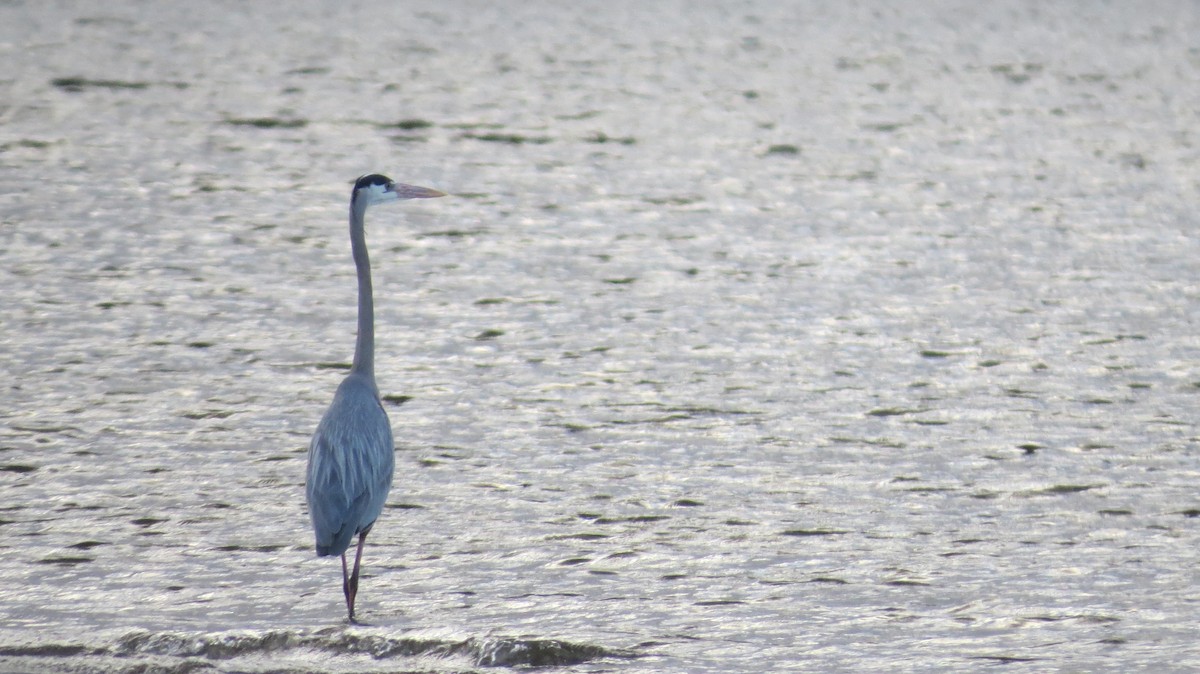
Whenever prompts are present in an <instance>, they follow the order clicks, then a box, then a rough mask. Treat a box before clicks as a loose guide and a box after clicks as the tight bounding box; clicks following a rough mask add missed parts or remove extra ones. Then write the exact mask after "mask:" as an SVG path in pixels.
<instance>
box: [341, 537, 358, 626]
mask: <svg viewBox="0 0 1200 674" xmlns="http://www.w3.org/2000/svg"><path fill="white" fill-rule="evenodd" d="M355 582H356V584H357V579H355ZM342 594H344V595H346V610H347V611H348V612H349V613H350V622H354V594H353V593H352V592H351V591H350V575H349V572H348V571H347V569H346V553H344V552H343V553H342Z"/></svg>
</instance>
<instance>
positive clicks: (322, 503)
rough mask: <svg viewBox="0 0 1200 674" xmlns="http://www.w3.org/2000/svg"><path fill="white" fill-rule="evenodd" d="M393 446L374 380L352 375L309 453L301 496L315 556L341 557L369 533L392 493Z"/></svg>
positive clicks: (325, 419)
mask: <svg viewBox="0 0 1200 674" xmlns="http://www.w3.org/2000/svg"><path fill="white" fill-rule="evenodd" d="M394 446H395V445H394V443H393V442H392V427H391V424H390V423H389V422H388V417H387V413H386V412H384V411H383V406H382V405H381V404H380V403H379V392H378V390H377V389H376V387H375V382H374V380H373V379H371V378H370V377H368V376H365V375H363V374H360V373H357V372H351V373H350V375H349V376H347V377H346V379H345V380H343V381H342V383H341V385H340V386H338V389H337V393H336V394H335V395H334V397H333V403H332V404H331V405H330V406H329V409H328V410H327V411H326V412H325V416H323V417H322V418H321V423H320V424H319V425H318V426H317V432H316V433H314V434H313V438H312V443H311V444H310V445H309V450H308V451H309V462H308V475H307V480H306V496H307V497H308V512H309V516H310V517H311V518H312V524H313V531H314V532H315V533H316V538H317V554H318V555H319V556H322V557H325V556H330V555H340V554H342V553H344V552H346V549H347V548H349V547H350V543H351V541H352V540H353V539H354V537H355V536H357V535H358V534H360V533H367V532H368V531H370V530H371V525H372V524H374V523H375V520H376V518H378V517H379V513H380V512H382V511H383V504H384V502H385V501H387V496H388V492H390V491H391V488H392V472H393V470H394V468H395V465H396V460H395V454H394Z"/></svg>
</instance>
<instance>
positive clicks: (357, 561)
mask: <svg viewBox="0 0 1200 674" xmlns="http://www.w3.org/2000/svg"><path fill="white" fill-rule="evenodd" d="M366 542H367V534H366V533H361V534H359V535H358V551H357V552H356V553H355V554H354V571H352V572H351V573H350V581H349V585H348V589H347V592H348V594H347V595H346V600H347V601H349V602H350V604H349V606H350V619H351V620H354V598H355V597H357V596H358V572H359V570H360V568H361V567H360V565H361V564H362V551H363V544H364V543H366Z"/></svg>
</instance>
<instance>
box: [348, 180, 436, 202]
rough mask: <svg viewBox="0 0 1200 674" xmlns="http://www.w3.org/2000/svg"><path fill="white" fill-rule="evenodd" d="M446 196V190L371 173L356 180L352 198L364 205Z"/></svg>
mask: <svg viewBox="0 0 1200 674" xmlns="http://www.w3.org/2000/svg"><path fill="white" fill-rule="evenodd" d="M444 196H446V193H445V192H440V191H438V190H433V189H430V188H428V187H417V186H416V185H405V184H404V183H398V182H395V181H393V180H392V179H391V178H389V177H387V176H381V175H379V174H378V173H371V174H368V175H365V176H363V177H361V178H359V179H358V180H356V181H354V192H353V193H352V196H351V198H352V199H353V200H354V201H355V202H361V203H362V205H363V206H372V205H374V204H383V203H387V202H389V201H399V200H401V199H432V198H433V197H444Z"/></svg>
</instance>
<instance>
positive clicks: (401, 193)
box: [392, 183, 446, 199]
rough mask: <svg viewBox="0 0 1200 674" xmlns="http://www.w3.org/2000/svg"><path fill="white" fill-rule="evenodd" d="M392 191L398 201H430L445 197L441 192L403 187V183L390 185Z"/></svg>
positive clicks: (425, 188)
mask: <svg viewBox="0 0 1200 674" xmlns="http://www.w3.org/2000/svg"><path fill="white" fill-rule="evenodd" d="M392 191H393V192H395V193H396V197H397V198H398V199H432V198H434V197H444V196H446V193H445V192H442V191H441V190H435V189H431V188H428V187H417V186H416V185H405V184H404V183H392Z"/></svg>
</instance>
